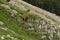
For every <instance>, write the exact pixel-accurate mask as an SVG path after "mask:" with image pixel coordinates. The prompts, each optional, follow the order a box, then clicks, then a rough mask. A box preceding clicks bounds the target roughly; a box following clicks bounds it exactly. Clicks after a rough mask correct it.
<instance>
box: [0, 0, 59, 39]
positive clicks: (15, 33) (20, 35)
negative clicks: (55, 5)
mask: <svg viewBox="0 0 60 40" xmlns="http://www.w3.org/2000/svg"><path fill="white" fill-rule="evenodd" d="M27 5H30V4H27ZM27 5H26V4H25V2H23V1H21V0H20V1H16V0H11V1H10V2H7V1H3V0H1V1H0V40H60V25H59V23H60V22H59V21H58V20H55V19H54V20H55V21H53V19H50V18H47V16H45V14H46V13H47V14H48V13H49V12H46V11H44V10H43V12H42V11H41V13H39V11H36V10H42V9H38V8H37V9H35V8H36V7H31V6H27ZM27 10H31V11H32V15H31V16H29V18H27V20H23V19H22V17H21V16H20V15H23V14H25V13H28V11H27ZM44 12H46V13H44ZM52 15H54V14H52ZM48 16H49V14H48ZM54 16H55V17H57V18H59V17H58V16H56V15H54ZM49 17H50V16H49ZM53 18H54V17H53ZM57 18H56V19H57ZM56 21H57V23H56Z"/></svg>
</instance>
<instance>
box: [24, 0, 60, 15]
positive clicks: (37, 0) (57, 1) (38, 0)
mask: <svg viewBox="0 0 60 40" xmlns="http://www.w3.org/2000/svg"><path fill="white" fill-rule="evenodd" d="M24 1H26V2H28V3H30V4H32V5H35V6H37V7H40V8H42V9H45V10H47V11H50V12H52V13H55V14H57V15H59V16H60V0H24Z"/></svg>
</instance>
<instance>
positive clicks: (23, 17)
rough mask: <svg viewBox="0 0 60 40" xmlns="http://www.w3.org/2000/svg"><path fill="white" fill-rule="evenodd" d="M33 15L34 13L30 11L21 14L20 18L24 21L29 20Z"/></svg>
mask: <svg viewBox="0 0 60 40" xmlns="http://www.w3.org/2000/svg"><path fill="white" fill-rule="evenodd" d="M31 13H32V11H30V10H28V11H27V13H26V14H23V15H21V14H20V16H21V17H22V19H23V20H27V19H28V18H29V16H31Z"/></svg>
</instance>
